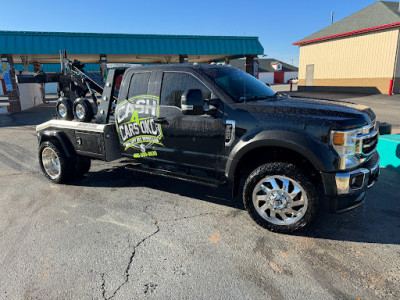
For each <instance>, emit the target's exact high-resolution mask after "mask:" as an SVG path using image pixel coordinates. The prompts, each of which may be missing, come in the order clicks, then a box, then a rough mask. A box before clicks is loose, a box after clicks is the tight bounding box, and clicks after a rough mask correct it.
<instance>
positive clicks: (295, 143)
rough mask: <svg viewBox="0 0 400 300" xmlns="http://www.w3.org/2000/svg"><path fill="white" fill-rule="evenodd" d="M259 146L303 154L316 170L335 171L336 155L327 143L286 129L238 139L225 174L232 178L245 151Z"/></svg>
mask: <svg viewBox="0 0 400 300" xmlns="http://www.w3.org/2000/svg"><path fill="white" fill-rule="evenodd" d="M261 147H279V148H285V149H289V150H292V151H295V152H297V153H299V154H301V155H302V156H304V157H305V158H306V159H307V160H308V161H309V162H310V163H311V164H312V165H313V166H314V168H315V169H316V170H318V171H323V172H333V171H335V160H336V156H335V154H334V152H333V151H331V150H330V149H329V145H327V144H325V143H323V142H322V141H320V140H317V139H316V138H315V137H313V136H311V135H309V134H307V133H306V132H295V131H286V130H273V131H270V130H269V131H262V132H260V133H258V134H256V135H255V136H254V137H252V138H250V139H242V140H240V141H239V142H238V143H237V144H236V145H235V146H234V148H233V149H232V151H231V153H230V155H229V157H228V161H227V164H226V168H225V175H226V177H228V178H229V179H231V180H233V179H234V177H235V172H236V167H237V166H238V164H239V161H240V159H241V158H242V157H244V155H245V154H246V153H248V152H249V151H251V150H254V149H257V148H261Z"/></svg>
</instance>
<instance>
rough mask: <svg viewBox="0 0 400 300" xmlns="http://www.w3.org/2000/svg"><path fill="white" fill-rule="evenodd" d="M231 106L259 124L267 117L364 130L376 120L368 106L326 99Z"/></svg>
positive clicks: (295, 98) (280, 100)
mask: <svg viewBox="0 0 400 300" xmlns="http://www.w3.org/2000/svg"><path fill="white" fill-rule="evenodd" d="M235 106H236V108H237V109H241V110H245V111H247V112H248V113H250V114H251V115H252V116H253V117H254V118H255V119H257V120H258V121H260V122H263V121H265V120H266V114H267V115H269V116H270V118H272V119H280V121H281V120H282V119H284V120H286V122H295V123H305V124H307V123H310V122H311V123H315V122H318V123H320V124H321V125H322V123H325V124H326V125H327V126H329V127H331V128H335V129H351V128H354V127H360V126H364V125H367V124H369V123H371V122H372V121H373V120H375V118H376V116H375V114H374V112H373V111H372V110H371V109H370V108H369V107H368V106H364V105H359V104H355V103H351V102H345V101H337V100H327V99H315V98H297V97H283V98H280V99H272V100H258V101H251V102H246V103H238V104H235ZM270 121H271V120H269V122H270Z"/></svg>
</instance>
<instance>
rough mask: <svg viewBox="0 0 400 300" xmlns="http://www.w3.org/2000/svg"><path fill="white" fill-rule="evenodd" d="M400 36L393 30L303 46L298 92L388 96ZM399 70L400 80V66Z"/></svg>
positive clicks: (301, 49)
mask: <svg viewBox="0 0 400 300" xmlns="http://www.w3.org/2000/svg"><path fill="white" fill-rule="evenodd" d="M398 37H399V30H398V29H392V30H386V31H379V32H374V33H369V34H363V35H355V36H352V37H347V38H342V39H334V40H330V41H325V42H320V43H315V44H309V45H304V46H300V62H299V90H302V89H304V87H305V86H308V87H311V86H313V88H312V89H313V90H336V91H354V92H357V91H359V92H362V91H365V92H367V91H371V92H373V91H376V92H378V91H379V92H381V93H384V94H387V93H388V91H389V85H390V80H391V79H392V78H393V71H394V65H395V60H396V50H397V44H398V43H397V41H398ZM399 63H400V60H399ZM307 65H309V67H308V71H307ZM310 65H314V66H313V67H312V66H310ZM312 69H313V70H312ZM396 71H397V72H396V73H399V75H397V76H396V77H398V76H399V77H400V67H399V68H398V70H396ZM306 78H307V80H306ZM396 79H397V78H396ZM395 86H396V85H395ZM397 92H398V91H397Z"/></svg>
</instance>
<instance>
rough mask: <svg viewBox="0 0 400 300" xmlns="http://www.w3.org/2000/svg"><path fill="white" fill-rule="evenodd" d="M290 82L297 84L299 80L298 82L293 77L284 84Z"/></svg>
mask: <svg viewBox="0 0 400 300" xmlns="http://www.w3.org/2000/svg"><path fill="white" fill-rule="evenodd" d="M290 82H292V83H298V82H299V80H298V78H297V77H293V78H290V79H289V80H288V81H286V83H290Z"/></svg>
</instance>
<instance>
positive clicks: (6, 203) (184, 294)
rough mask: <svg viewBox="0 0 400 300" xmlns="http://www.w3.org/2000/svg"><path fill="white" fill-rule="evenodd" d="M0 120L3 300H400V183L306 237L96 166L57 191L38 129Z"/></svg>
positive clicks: (383, 183)
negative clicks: (45, 169) (44, 164)
mask: <svg viewBox="0 0 400 300" xmlns="http://www.w3.org/2000/svg"><path fill="white" fill-rule="evenodd" d="M49 106H51V104H50V105H48V106H44V107H41V108H36V109H34V110H31V111H29V112H25V113H20V114H14V115H0V241H1V242H0V299H358V298H361V299H400V284H399V282H400V234H399V233H400V172H394V171H390V170H385V169H383V170H382V173H381V178H380V180H379V182H378V183H377V184H376V185H375V186H374V187H373V189H372V190H371V191H370V193H369V197H368V201H367V203H366V204H365V205H363V206H362V207H360V208H359V209H357V210H354V211H351V212H348V213H346V214H341V215H328V214H322V213H321V214H320V215H319V216H318V218H317V219H316V220H315V222H314V223H313V225H312V226H311V227H310V228H308V229H307V230H304V231H302V232H300V233H298V234H296V235H282V234H276V233H271V232H269V231H266V230H264V229H263V228H261V227H259V226H257V225H256V224H255V223H254V222H253V221H252V220H251V218H250V217H249V216H248V214H247V212H246V211H244V210H243V206H242V204H241V203H240V201H238V200H231V199H230V197H229V189H228V188H220V189H213V188H208V187H204V186H200V185H196V184H192V183H187V182H182V181H178V180H174V179H166V178H162V177H157V176H152V175H143V174H140V173H135V172H133V171H128V170H126V169H125V168H124V166H123V163H122V162H121V161H118V162H113V163H104V162H100V161H96V162H94V164H93V167H92V169H91V171H90V172H89V174H88V175H87V176H86V177H84V178H83V179H82V180H80V181H76V182H72V183H70V184H68V185H56V184H52V183H50V182H49V181H47V180H46V179H45V178H44V176H43V175H42V174H41V172H40V170H39V166H38V161H37V141H36V137H35V125H36V124H38V123H41V122H43V121H46V120H48V119H49V118H50V115H51V114H52V113H53V109H54V108H52V107H49Z"/></svg>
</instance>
